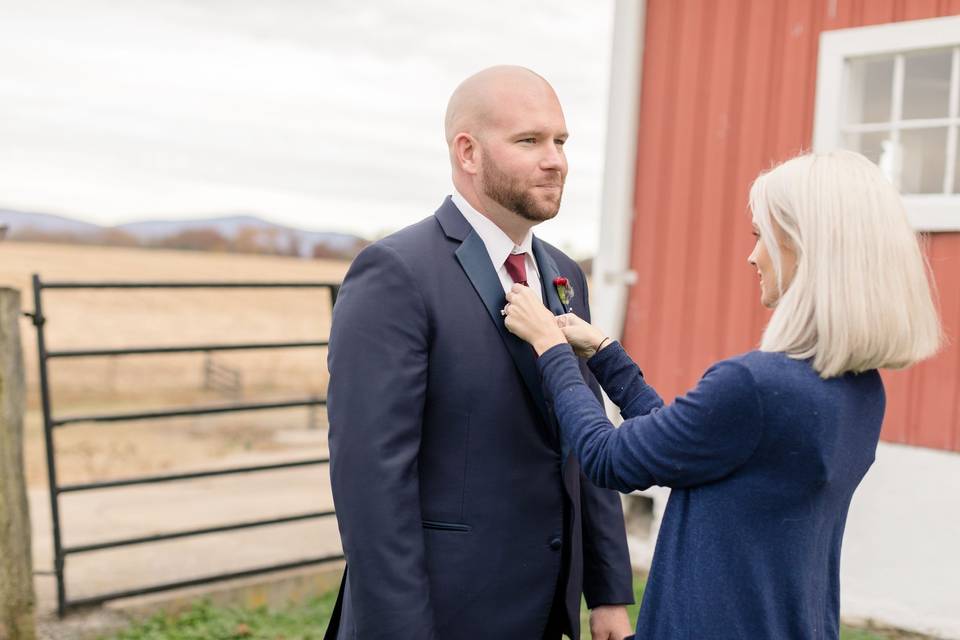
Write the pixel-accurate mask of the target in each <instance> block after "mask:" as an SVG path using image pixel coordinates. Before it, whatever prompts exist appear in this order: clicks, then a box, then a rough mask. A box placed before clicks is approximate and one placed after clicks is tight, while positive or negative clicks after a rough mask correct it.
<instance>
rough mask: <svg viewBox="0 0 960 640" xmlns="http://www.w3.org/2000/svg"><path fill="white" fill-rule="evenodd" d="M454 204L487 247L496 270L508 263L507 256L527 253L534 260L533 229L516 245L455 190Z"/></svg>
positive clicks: (453, 195) (451, 197)
mask: <svg viewBox="0 0 960 640" xmlns="http://www.w3.org/2000/svg"><path fill="white" fill-rule="evenodd" d="M450 199H451V200H452V201H453V204H455V205H456V207H457V209H459V210H460V213H462V214H463V217H464V218H466V219H467V222H469V223H470V226H471V227H473V230H474V231H476V232H477V235H479V236H480V239H481V240H483V244H484V245H485V246H486V247H487V253H489V254H490V260H491V261H493V264H494V266H495V267H496V268H500V266H501V265H503V263H504V262H506V261H507V256H509V255H510V254H511V253H526V254H527V255H529V256H530V257H531V258H533V229H531V230H530V231H528V232H527V235H526V237H524V239H523V242H522V243H520V244H519V245H515V244H514V243H513V240H511V239H510V236H508V235H507V234H506V233H504V232H503V229H501V228H500V227H498V226H497V225H496V224H495V223H494V222H493V220H491V219H490V218H488V217H487V216H485V215H483V214H482V213H480V212H479V211H477V210H476V209H474V208H473V207H472V206H471V205H470V203H469V202H467V199H466V198H464V197H463V196H462V195H461V194H460V192H459V191H457V190H456V189H454V190H453V194H452V195H451V196H450Z"/></svg>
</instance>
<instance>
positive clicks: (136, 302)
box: [0, 242, 348, 486]
mask: <svg viewBox="0 0 960 640" xmlns="http://www.w3.org/2000/svg"><path fill="white" fill-rule="evenodd" d="M347 266H348V265H347V263H345V262H338V261H316V260H299V259H296V258H287V257H274V256H255V255H235V254H209V253H198V252H185V251H184V252H181V251H153V250H145V249H126V248H110V247H84V246H71V245H55V244H33V243H12V242H5V243H2V244H0V286H10V287H14V288H18V289H20V291H21V295H22V302H21V305H22V307H23V310H24V311H32V310H33V307H34V304H33V292H32V288H31V284H30V283H31V275H32V274H33V273H39V274H40V275H41V277H42V278H43V280H45V281H53V280H59V281H63V280H66V281H104V280H111V281H114V280H119V281H130V280H146V281H158V280H164V281H168V280H172V281H187V280H212V281H294V282H302V281H310V282H340V281H341V280H342V278H343V275H344V273H345V272H346V268H347ZM43 305H44V315H45V316H46V318H47V324H46V327H45V330H46V341H47V348H48V349H51V350H56V349H80V348H116V347H133V346H144V345H151V346H158V345H164V346H166V345H175V344H218V343H225V342H248V341H250V342H254V341H255V342H261V341H263V342H267V341H298V340H324V339H326V338H327V336H328V335H329V328H330V299H329V294H328V293H327V292H326V291H325V290H319V289H281V290H255V289H239V290H194V291H190V290H162V289H161V290H103V291H88V290H81V291H70V290H46V291H45V292H44V294H43ZM21 335H22V340H23V348H24V359H25V361H26V370H27V393H28V413H27V416H26V425H25V427H26V428H25V430H26V433H25V445H24V450H25V458H26V460H25V463H26V466H27V477H28V482H29V484H30V485H31V486H41V485H44V484H46V481H47V469H46V458H45V456H46V453H45V446H44V438H43V429H42V417H41V413H40V410H39V407H40V400H39V390H38V386H39V385H38V373H37V372H38V368H37V351H36V340H35V336H36V331H35V328H34V327H33V325H32V323H31V321H30V319H29V318H24V319H23V320H22V322H21ZM212 358H213V361H214V362H215V364H216V365H217V366H218V367H222V368H224V369H226V370H229V371H231V372H235V373H236V374H238V375H239V377H240V379H241V384H240V386H239V393H236V391H237V389H234V390H233V391H228V390H226V389H221V390H210V389H205V388H204V366H205V356H204V354H177V355H151V356H125V357H120V356H113V357H109V358H71V359H63V360H53V361H51V363H50V381H51V390H52V392H51V395H52V399H53V406H54V415H55V416H56V417H66V416H71V415H81V414H91V413H100V412H105V413H108V412H116V411H142V410H149V409H163V408H171V407H178V406H193V405H216V404H221V403H227V402H233V401H241V402H260V401H271V400H294V399H306V398H309V397H323V396H324V394H325V389H326V383H327V374H326V362H325V361H326V350H325V349H324V348H306V349H296V350H269V351H249V352H220V353H215V354H213V356H212ZM325 427H326V417H325V413H324V411H323V410H322V408H320V409H317V410H313V411H311V410H309V409H305V408H299V409H288V410H279V411H262V412H251V413H236V414H224V415H219V416H213V417H198V418H176V419H165V420H158V421H141V422H135V421H131V422H123V423H101V424H79V425H75V426H65V427H61V428H59V429H57V432H56V435H55V438H56V440H55V447H56V451H57V468H58V480H59V482H60V483H61V484H66V483H72V482H88V481H93V480H106V479H111V478H119V477H127V476H131V475H142V474H149V473H156V472H163V471H167V472H169V471H172V470H175V469H179V468H197V467H198V466H200V465H201V464H202V463H203V462H205V461H214V460H217V459H221V458H228V457H230V456H232V455H234V454H237V453H249V452H256V451H279V450H284V449H290V450H297V449H298V448H300V444H299V443H298V439H297V438H296V437H293V436H292V435H291V434H295V433H296V432H302V431H303V430H309V429H311V428H315V429H323V430H325Z"/></svg>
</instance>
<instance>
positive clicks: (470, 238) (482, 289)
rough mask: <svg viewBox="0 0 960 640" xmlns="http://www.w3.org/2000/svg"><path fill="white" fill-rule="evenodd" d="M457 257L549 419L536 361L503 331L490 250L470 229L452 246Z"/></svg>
mask: <svg viewBox="0 0 960 640" xmlns="http://www.w3.org/2000/svg"><path fill="white" fill-rule="evenodd" d="M456 256H457V260H458V261H459V262H460V266H462V267H463V270H464V272H466V274H467V277H468V278H470V282H471V283H472V284H473V288H474V289H476V291H477V294H478V295H479V296H480V299H481V300H483V305H484V306H485V307H486V308H487V313H488V314H489V316H490V319H491V320H492V321H493V324H494V325H495V326H496V327H497V331H498V332H499V333H500V337H501V338H502V339H503V342H504V344H505V345H506V347H507V351H509V352H510V357H511V358H513V363H514V364H515V365H516V366H517V369H519V371H520V375H521V377H522V378H523V382H524V384H526V386H527V389H528V390H529V391H530V394H531V395H532V396H533V399H534V404H536V405H537V409H538V410H539V411H540V414H541V416H542V417H543V419H544V421H546V422H547V423H549V418H548V415H547V411H546V405H545V404H544V400H543V391H542V389H541V386H540V374H539V373H538V372H537V366H536V361H535V360H534V353H533V350H532V349H531V348H530V345H528V344H527V343H526V342H524V341H523V340H521V339H520V338H518V337H517V336H515V335H513V334H512V333H510V332H509V331H507V328H506V326H504V324H503V316H501V315H500V310H501V309H502V308H503V307H504V305H505V304H506V303H507V300H506V297H505V296H504V293H503V285H501V284H500V277H499V276H498V275H497V272H496V271H495V270H494V268H493V264H491V262H490V254H489V253H487V247H486V245H484V244H483V240H482V239H481V238H480V236H479V235H477V234H476V233H475V232H474V231H473V230H472V229H471V230H470V233H469V234H468V235H467V237H466V238H465V239H464V240H463V244H461V245H460V247H459V248H458V249H457V250H456Z"/></svg>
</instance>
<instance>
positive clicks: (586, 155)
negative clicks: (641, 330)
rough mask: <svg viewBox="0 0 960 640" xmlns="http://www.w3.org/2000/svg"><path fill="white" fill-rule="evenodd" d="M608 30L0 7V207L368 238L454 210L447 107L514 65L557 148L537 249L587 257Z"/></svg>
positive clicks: (421, 0) (420, 9) (196, 9)
mask: <svg viewBox="0 0 960 640" xmlns="http://www.w3.org/2000/svg"><path fill="white" fill-rule="evenodd" d="M612 20H613V0H600V1H596V0H592V1H591V2H583V1H582V0H553V1H551V2H546V1H544V0H529V1H520V0H484V1H483V2H469V3H465V2H456V1H451V0H417V1H401V0H394V1H391V0H362V1H360V0H312V1H311V0H270V1H269V2H265V1H263V0H189V1H188V0H29V1H27V2H17V1H16V0H0V207H6V208H18V209H23V210H33V211H44V212H49V213H58V214H64V215H69V216H72V217H76V218H79V219H82V220H87V221H91V222H97V223H101V224H117V223H122V222H129V221H133V220H143V219H147V218H193V217H204V216H208V215H212V214H218V215H219V214H228V213H252V214H256V215H260V216H262V217H264V218H266V219H268V220H272V221H275V222H279V223H283V224H289V225H293V226H298V227H302V228H306V229H312V230H331V231H347V232H352V233H357V234H360V235H363V236H365V237H376V236H379V235H382V234H383V233H385V232H387V231H392V230H395V229H398V228H400V227H403V226H405V225H407V224H410V223H412V222H415V221H417V220H419V219H421V218H423V217H425V216H427V215H430V214H431V213H432V212H433V211H434V210H435V209H436V207H437V205H438V204H439V203H440V201H441V199H442V197H443V196H444V195H446V194H447V193H449V191H450V189H451V184H450V178H449V165H448V164H447V157H446V149H445V145H444V141H443V131H442V120H443V111H444V108H445V106H446V101H447V98H448V97H449V95H450V92H451V91H452V90H453V88H454V87H455V86H456V85H457V84H458V83H459V81H460V80H462V79H463V78H464V77H466V76H467V75H469V74H471V73H473V72H474V71H477V70H479V69H481V68H484V67H487V66H490V65H493V64H503V63H511V64H521V65H524V66H528V67H530V68H532V69H534V70H536V71H537V72H539V73H540V74H541V75H543V76H545V77H546V78H547V79H548V80H550V82H551V83H552V84H553V85H554V87H555V89H556V90H557V93H558V95H559V96H560V100H561V103H562V104H563V107H564V110H565V113H566V117H567V126H568V127H569V129H570V132H571V139H570V142H569V144H568V146H567V152H568V155H569V159H570V174H569V177H568V180H567V187H566V190H565V194H564V204H563V207H562V209H561V212H560V215H559V216H558V218H557V219H556V220H554V221H551V222H549V223H546V224H544V225H542V226H541V227H538V229H537V234H538V235H540V236H541V237H543V238H545V239H547V240H549V241H551V242H554V243H555V244H558V245H560V246H561V247H565V248H567V249H568V250H571V251H572V252H573V253H575V254H576V255H578V256H585V255H592V254H593V253H594V251H595V244H596V239H597V237H598V228H597V226H598V224H599V209H600V192H601V181H602V171H603V143H604V135H605V126H606V125H605V120H606V105H607V92H608V83H609V58H610V49H611V41H610V38H611V33H612V26H613V24H612Z"/></svg>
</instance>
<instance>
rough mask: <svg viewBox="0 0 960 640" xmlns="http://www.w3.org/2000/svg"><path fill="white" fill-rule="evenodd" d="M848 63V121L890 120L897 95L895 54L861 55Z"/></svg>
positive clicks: (855, 122)
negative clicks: (893, 55)
mask: <svg viewBox="0 0 960 640" xmlns="http://www.w3.org/2000/svg"><path fill="white" fill-rule="evenodd" d="M847 65H848V66H847V70H848V73H849V76H848V77H849V78H850V93H849V94H848V96H847V123H848V124H859V123H862V122H888V121H889V120H890V98H891V95H892V94H893V57H892V56H890V57H885V58H858V59H854V60H850V61H849V62H848V63H847Z"/></svg>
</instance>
